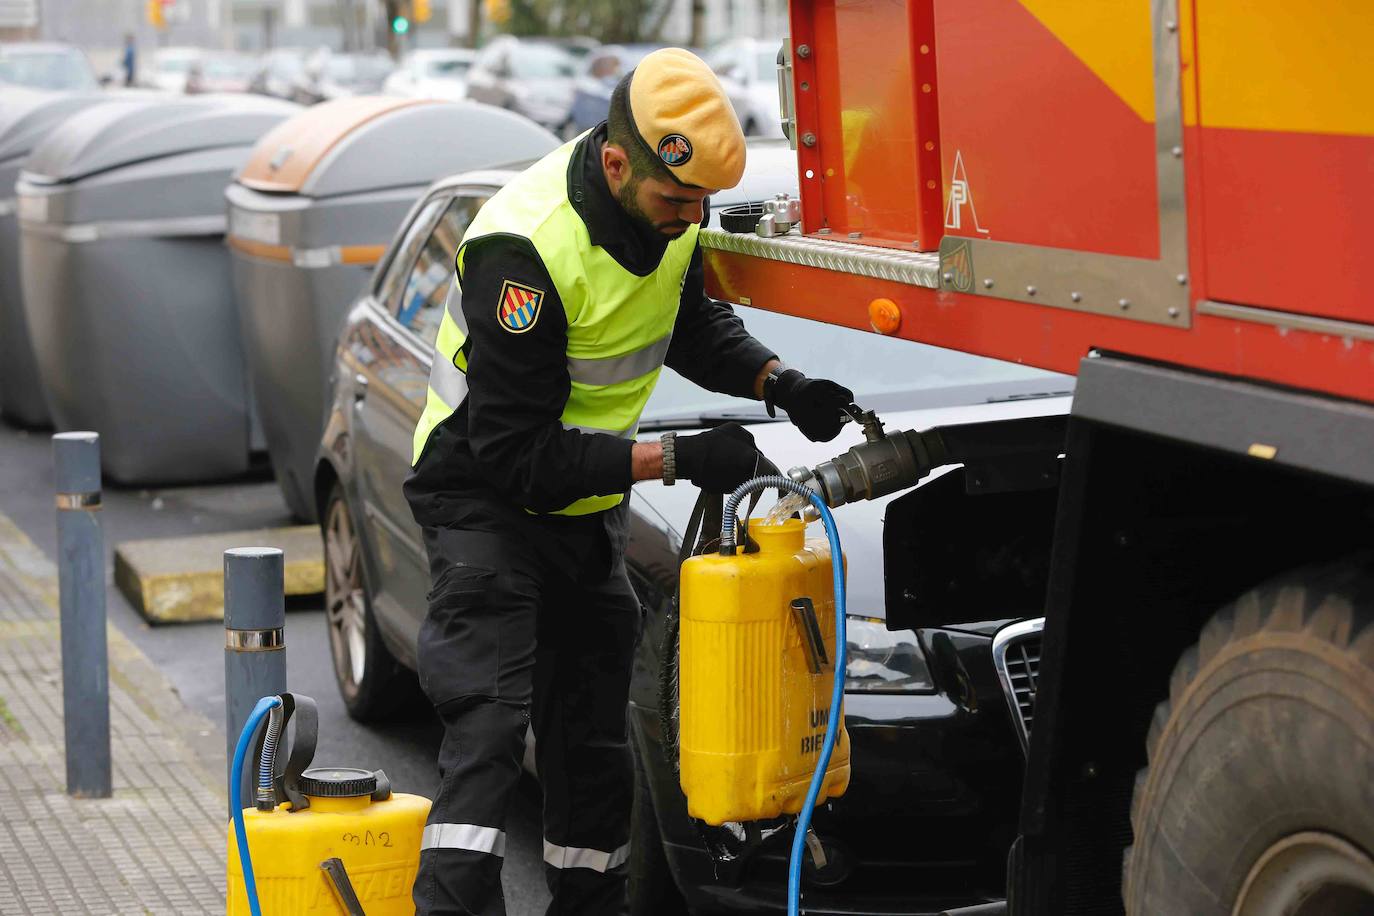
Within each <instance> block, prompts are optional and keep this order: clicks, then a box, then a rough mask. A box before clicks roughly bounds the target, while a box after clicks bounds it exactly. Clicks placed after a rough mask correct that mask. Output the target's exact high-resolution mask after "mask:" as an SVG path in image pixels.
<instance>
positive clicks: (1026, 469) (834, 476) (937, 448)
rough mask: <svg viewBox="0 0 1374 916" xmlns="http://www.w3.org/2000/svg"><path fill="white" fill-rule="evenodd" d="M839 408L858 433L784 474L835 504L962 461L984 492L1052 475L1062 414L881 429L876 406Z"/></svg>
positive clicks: (892, 489) (887, 490)
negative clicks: (860, 436) (837, 450)
mask: <svg viewBox="0 0 1374 916" xmlns="http://www.w3.org/2000/svg"><path fill="white" fill-rule="evenodd" d="M845 412H846V413H847V414H848V415H849V416H850V417H851V418H852V419H853V420H854V421H855V422H856V423H858V424H860V425H861V426H862V427H863V430H864V441H863V442H862V443H860V444H858V445H856V446H854V447H853V448H851V449H850V450H849V451H847V452H845V453H844V454H843V455H838V456H836V457H834V458H831V459H830V460H829V461H824V462H822V463H820V464H818V465H816V466H815V467H814V468H793V469H792V470H790V471H788V476H789V477H790V478H791V479H792V480H794V481H796V482H798V483H801V484H804V485H806V486H807V487H809V488H810V489H812V490H814V491H816V492H818V493H819V494H820V495H821V498H822V499H824V500H825V504H826V505H827V506H829V507H830V508H832V509H834V508H837V507H839V506H843V505H844V504H845V503H851V502H858V501H859V500H862V499H878V498H880V497H883V496H887V495H889V494H891V493H896V492H898V491H899V490H905V489H908V488H910V487H914V486H916V484H918V483H920V482H921V480H922V479H924V478H925V476H926V475H927V474H929V473H930V472H931V471H933V470H935V469H936V468H940V467H944V466H945V465H952V464H962V465H964V466H966V467H968V468H970V469H972V470H976V471H977V473H975V474H972V475H971V477H970V479H971V480H972V481H974V482H975V483H974V484H973V485H976V486H978V487H980V488H981V490H982V491H984V492H991V491H995V490H997V489H999V488H1000V489H1025V488H1026V487H1027V486H1029V485H1030V484H1027V482H1026V475H1027V474H1029V475H1030V477H1031V478H1032V482H1033V484H1034V485H1040V484H1041V482H1042V481H1044V480H1050V479H1052V478H1054V477H1055V476H1056V475H1057V467H1055V466H1054V465H1055V460H1056V457H1057V456H1058V455H1060V454H1061V453H1062V452H1063V451H1064V435H1065V417H1063V416H1058V415H1055V416H1031V417H1018V418H1014V419H1007V420H987V421H983V422H979V423H961V424H956V425H951V426H933V427H931V428H929V429H923V430H917V429H908V430H904V431H902V432H895V433H890V434H889V433H887V432H885V431H884V430H883V423H882V421H881V420H879V419H878V416H877V414H875V413H874V412H873V411H871V410H863V409H861V408H860V407H859V406H858V405H857V404H851V405H850V406H849V408H846V410H845Z"/></svg>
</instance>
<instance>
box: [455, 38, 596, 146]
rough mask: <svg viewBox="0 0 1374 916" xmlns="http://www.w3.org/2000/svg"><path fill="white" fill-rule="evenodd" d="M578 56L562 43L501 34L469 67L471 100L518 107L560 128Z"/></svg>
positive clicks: (565, 117) (569, 102) (569, 101)
mask: <svg viewBox="0 0 1374 916" xmlns="http://www.w3.org/2000/svg"><path fill="white" fill-rule="evenodd" d="M576 73H577V58H576V57H574V56H573V54H572V53H570V52H569V51H568V50H567V49H566V48H565V47H563V46H562V45H560V44H558V43H556V42H553V41H548V40H545V39H539V38H516V37H515V36H513V35H502V36H500V37H499V38H495V39H493V40H492V41H491V42H490V43H488V44H487V46H486V47H485V48H483V49H482V50H481V52H480V53H479V54H478V55H477V60H476V61H475V62H474V63H473V65H472V69H471V70H469V71H468V98H470V99H474V100H475V101H478V102H486V103H487V104H488V105H496V106H498V107H500V108H509V109H510V110H511V111H517V112H519V113H520V114H522V115H524V116H525V117H527V118H529V119H530V120H532V121H536V122H538V123H539V124H542V125H544V126H545V127H547V128H549V130H553V131H557V130H558V128H560V127H562V126H563V124H564V122H566V121H567V120H568V112H569V111H570V110H571V109H572V98H573V79H574V77H575V75H576Z"/></svg>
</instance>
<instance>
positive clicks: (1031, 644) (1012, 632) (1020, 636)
mask: <svg viewBox="0 0 1374 916" xmlns="http://www.w3.org/2000/svg"><path fill="white" fill-rule="evenodd" d="M1044 625H1045V619H1044V618H1043V617H1038V618H1035V619H1033V620H1023V621H1021V622H1020V623H1014V624H1012V625H1011V626H1008V627H1004V628H1002V629H1001V630H999V631H998V633H997V635H996V636H994V637H993V640H992V660H993V664H995V665H996V666H997V676H998V678H1000V679H1001V681H1002V690H1003V691H1004V692H1005V693H1006V696H1007V708H1008V710H1009V711H1010V712H1011V719H1012V724H1013V725H1014V726H1015V727H1016V729H1017V733H1018V737H1019V738H1020V739H1021V747H1022V749H1023V750H1024V749H1026V748H1027V747H1028V746H1029V745H1030V731H1031V723H1032V722H1033V721H1034V719H1035V694H1036V688H1037V687H1038V685H1039V680H1040V631H1041V630H1042V629H1043V628H1044Z"/></svg>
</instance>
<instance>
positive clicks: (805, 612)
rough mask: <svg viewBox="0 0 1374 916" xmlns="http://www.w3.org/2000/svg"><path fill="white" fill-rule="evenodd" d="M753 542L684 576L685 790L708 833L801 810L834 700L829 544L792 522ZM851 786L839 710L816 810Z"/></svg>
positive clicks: (686, 568) (754, 530) (693, 566)
mask: <svg viewBox="0 0 1374 916" xmlns="http://www.w3.org/2000/svg"><path fill="white" fill-rule="evenodd" d="M749 533H750V535H752V537H753V538H754V540H755V541H757V543H758V546H759V549H758V551H757V552H756V553H745V552H744V551H742V550H741V551H740V552H739V553H738V554H736V555H735V556H721V555H719V554H715V553H708V554H703V555H701V556H697V557H692V558H691V559H689V560H687V562H686V563H684V564H683V566H682V618H681V619H682V631H681V632H682V636H681V640H682V642H681V673H680V678H681V682H680V685H679V694H680V701H679V702H680V707H681V729H680V736H679V755H680V763H681V780H682V791H683V793H684V794H685V795H686V796H687V813H688V814H690V815H691V816H692V817H696V818H700V819H701V820H704V821H706V822H707V823H709V824H723V823H726V822H727V821H748V820H762V819H766V818H771V817H777V816H778V815H780V814H784V813H787V814H795V813H797V812H799V811H800V810H801V807H802V803H803V802H804V801H805V799H806V790H807V786H808V785H809V784H810V782H811V774H812V772H813V771H814V770H815V767H816V760H817V758H818V757H819V755H820V752H821V747H822V745H823V743H824V741H825V728H826V722H827V721H828V718H829V715H830V698H831V692H832V690H833V689H834V677H835V592H834V580H833V578H832V572H831V564H830V547H829V545H828V544H827V542H826V541H824V540H811V541H808V540H807V539H806V526H805V524H804V523H803V522H802V521H801V520H799V519H790V520H788V521H786V522H784V523H782V524H778V525H760V524H755V525H751V526H750V528H749ZM848 786H849V734H848V733H847V732H846V731H845V729H844V710H843V709H841V710H840V733H839V735H838V737H837V738H836V741H835V750H834V753H833V754H832V756H831V758H830V766H829V768H828V769H827V770H826V777H825V782H824V784H823V785H822V787H821V792H820V795H819V796H818V797H817V799H816V801H817V804H819V803H821V802H824V801H825V800H826V799H827V798H833V797H836V796H838V795H842V794H844V790H845V789H846V788H848Z"/></svg>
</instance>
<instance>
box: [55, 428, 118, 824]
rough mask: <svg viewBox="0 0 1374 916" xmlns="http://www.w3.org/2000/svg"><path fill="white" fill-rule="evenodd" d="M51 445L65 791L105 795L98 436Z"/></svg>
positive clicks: (106, 688) (106, 706) (106, 701)
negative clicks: (55, 520)
mask: <svg viewBox="0 0 1374 916" xmlns="http://www.w3.org/2000/svg"><path fill="white" fill-rule="evenodd" d="M52 447H53V462H54V465H55V477H56V482H57V582H58V596H59V599H58V600H59V604H60V607H61V616H60V624H61V640H62V719H63V726H64V730H65V737H66V745H67V747H66V750H67V794H68V795H70V796H72V797H74V798H109V797H110V794H111V789H112V786H111V778H110V663H109V648H108V645H107V641H106V634H105V535H104V532H103V531H102V529H101V526H100V436H99V434H97V433H58V434H57V435H55V436H53V437H52Z"/></svg>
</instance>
